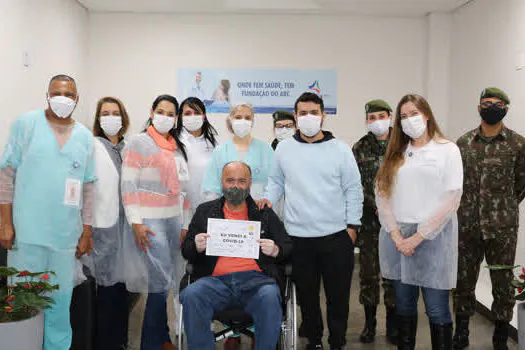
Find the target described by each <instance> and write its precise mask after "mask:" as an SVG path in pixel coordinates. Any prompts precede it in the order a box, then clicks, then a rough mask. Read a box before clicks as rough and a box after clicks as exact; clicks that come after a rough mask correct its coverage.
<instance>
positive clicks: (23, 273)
mask: <svg viewBox="0 0 525 350" xmlns="http://www.w3.org/2000/svg"><path fill="white" fill-rule="evenodd" d="M524 273H525V272H524ZM27 275H29V271H25V270H24V271H22V272H20V273H19V274H18V275H17V277H25V276H27Z"/></svg>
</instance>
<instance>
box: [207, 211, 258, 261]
mask: <svg viewBox="0 0 525 350" xmlns="http://www.w3.org/2000/svg"><path fill="white" fill-rule="evenodd" d="M207 234H209V235H210V237H208V239H207V240H206V255H212V256H227V257H232V258H247V259H259V242H257V241H258V240H259V238H260V237H261V223H260V222H258V221H242V220H223V219H208V232H207Z"/></svg>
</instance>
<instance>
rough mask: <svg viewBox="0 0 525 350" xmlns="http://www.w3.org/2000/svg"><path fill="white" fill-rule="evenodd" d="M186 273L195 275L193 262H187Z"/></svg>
mask: <svg viewBox="0 0 525 350" xmlns="http://www.w3.org/2000/svg"><path fill="white" fill-rule="evenodd" d="M186 273H187V274H188V275H193V265H192V264H190V263H187V264H186Z"/></svg>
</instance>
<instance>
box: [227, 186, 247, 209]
mask: <svg viewBox="0 0 525 350" xmlns="http://www.w3.org/2000/svg"><path fill="white" fill-rule="evenodd" d="M222 194H223V195H224V198H226V200H227V201H228V202H230V203H231V204H233V205H239V204H242V202H244V201H245V200H246V198H248V196H249V195H250V189H249V188H247V189H245V190H242V189H240V188H239V187H230V188H223V189H222Z"/></svg>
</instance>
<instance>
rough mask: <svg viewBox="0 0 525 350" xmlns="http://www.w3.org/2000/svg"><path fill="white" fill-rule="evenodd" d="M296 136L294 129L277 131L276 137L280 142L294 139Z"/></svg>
mask: <svg viewBox="0 0 525 350" xmlns="http://www.w3.org/2000/svg"><path fill="white" fill-rule="evenodd" d="M294 134H295V129H294V128H281V129H275V137H276V138H277V140H278V141H279V142H281V141H283V140H286V139H289V138H291V137H293V135H294Z"/></svg>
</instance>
